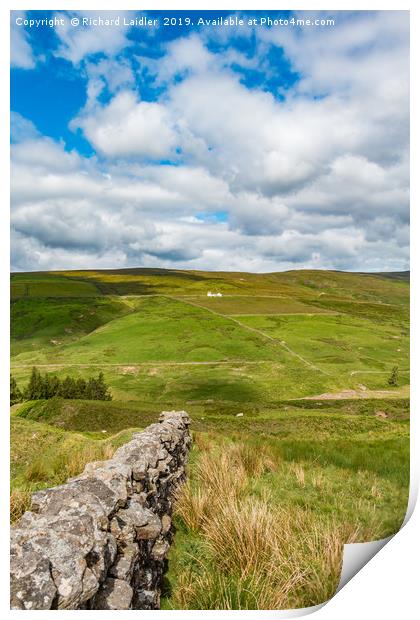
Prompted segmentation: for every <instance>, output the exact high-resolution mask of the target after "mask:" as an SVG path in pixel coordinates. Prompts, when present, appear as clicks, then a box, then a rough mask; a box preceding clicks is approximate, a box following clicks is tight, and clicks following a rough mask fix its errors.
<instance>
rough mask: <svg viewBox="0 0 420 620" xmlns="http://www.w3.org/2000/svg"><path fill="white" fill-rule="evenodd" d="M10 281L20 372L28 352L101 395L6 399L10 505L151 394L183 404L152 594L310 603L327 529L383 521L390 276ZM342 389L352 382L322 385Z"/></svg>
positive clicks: (402, 487)
mask: <svg viewBox="0 0 420 620" xmlns="http://www.w3.org/2000/svg"><path fill="white" fill-rule="evenodd" d="M391 275H392V274H391ZM209 290H210V291H214V292H216V291H220V292H221V293H223V297H222V298H207V296H206V294H207V291H209ZM12 297H13V303H12V360H11V365H12V373H13V375H14V376H15V377H16V379H17V381H18V384H19V386H20V387H21V388H22V387H24V385H25V383H26V382H27V380H28V378H29V375H30V372H31V367H32V366H33V365H37V366H38V367H39V369H40V370H41V371H42V372H48V373H52V374H57V375H58V376H59V377H60V378H63V377H65V376H66V375H67V374H69V375H71V376H73V377H80V376H82V377H87V376H90V375H94V374H97V373H98V371H99V370H102V371H103V372H104V375H105V381H106V383H107V384H108V385H110V387H111V391H112V395H113V400H112V401H111V402H100V401H76V400H74V401H66V400H60V399H53V400H50V401H38V402H28V403H24V404H22V405H20V406H15V407H14V408H13V413H12V428H11V430H12V451H11V458H12V465H11V473H12V513H13V514H12V516H13V517H14V518H16V517H17V516H18V515H19V514H21V512H22V511H23V510H25V509H26V508H27V507H28V502H29V495H30V492H31V491H33V490H35V489H38V488H44V487H45V486H49V485H52V484H60V483H61V482H63V481H64V480H65V479H66V478H67V477H68V476H72V475H75V474H76V473H78V472H79V471H81V470H82V469H83V466H84V464H85V462H87V461H89V460H94V459H97V458H107V457H109V456H110V455H111V454H112V451H113V450H114V449H115V447H116V446H117V445H121V444H122V443H124V442H125V441H127V440H128V439H129V437H130V436H131V430H130V429H135V428H144V427H145V426H147V425H148V424H150V423H151V422H153V421H155V420H156V419H157V417H158V414H159V413H160V412H161V411H162V410H172V409H185V410H187V411H188V413H189V414H190V416H191V418H192V431H193V434H194V448H193V451H192V454H191V459H190V465H189V480H190V482H189V483H188V485H187V486H186V487H185V489H184V491H185V493H184V496H183V499H182V498H181V499H180V503H179V509H178V512H177V515H176V517H175V520H176V525H177V534H176V537H175V543H174V545H173V547H172V548H171V552H170V557H169V572H168V574H167V576H166V584H165V592H164V596H163V601H162V605H163V607H164V608H165V609H171V608H182V609H184V608H185V609H265V608H269V609H271V608H286V607H294V606H308V605H314V604H316V603H318V602H322V601H324V600H326V599H327V598H328V597H329V596H331V595H332V593H333V592H334V590H335V588H336V586H337V582H338V579H339V575H340V565H341V554H342V544H343V543H345V542H349V541H364V540H371V539H374V538H381V537H384V536H387V535H388V534H391V533H393V532H395V531H396V530H397V529H398V527H399V526H400V524H401V522H402V520H403V518H404V514H405V510H406V504H407V496H408V486H409V401H408V398H406V396H408V381H409V373H408V364H409V340H408V338H409V325H408V308H409V285H408V282H407V281H406V279H405V275H404V274H402V275H401V274H397V277H388V275H387V274H378V275H376V276H375V275H368V274H349V273H340V272H332V271H328V272H327V271H313V270H307V271H297V272H286V273H272V274H260V275H258V274H247V273H227V272H200V271H181V270H180V271H167V270H159V269H155V270H153V269H130V270H109V271H72V272H54V273H36V274H13V277H12ZM394 365H397V366H398V367H399V369H400V372H399V380H398V385H397V386H396V387H393V388H390V386H389V385H388V383H387V379H388V377H389V375H390V372H391V369H392V367H393V366H394ZM344 390H354V391H355V392H354V394H356V395H360V396H363V398H362V397H360V398H351V399H346V400H344V399H343V400H340V399H337V398H333V396H332V395H334V394H339V393H341V392H343V391H344ZM324 393H328V394H329V398H328V399H325V400H324V399H319V398H315V399H305V398H304V397H307V396H314V395H320V394H324ZM238 414H240V415H238ZM104 431H106V432H104ZM226 455H229V458H227V456H226ZM231 465H232V467H231ZM212 476H213V478H212ZM212 489H213V491H212ZM206 515H207V516H206ZM256 541H257V542H258V541H259V542H258V544H254V543H256ZM267 541H268V542H269V543H270V544H268V545H267Z"/></svg>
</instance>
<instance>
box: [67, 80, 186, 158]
mask: <svg viewBox="0 0 420 620" xmlns="http://www.w3.org/2000/svg"><path fill="white" fill-rule="evenodd" d="M72 126H73V127H75V128H76V127H80V128H81V129H83V132H84V134H85V136H86V137H87V138H88V140H89V141H90V142H91V143H92V144H93V146H94V147H95V148H96V149H97V150H98V151H100V152H101V153H103V154H105V155H107V156H110V157H121V156H124V157H126V156H128V157H129V156H132V155H136V156H139V157H144V158H151V159H164V158H167V157H168V156H169V155H170V152H171V149H172V148H173V147H174V146H175V130H174V128H173V127H172V126H171V123H170V119H169V117H168V112H167V110H166V108H165V106H163V105H162V104H160V103H154V102H146V101H137V100H136V96H135V94H134V93H133V92H131V91H125V92H122V93H120V94H118V95H116V96H115V97H114V98H113V99H112V101H111V102H110V103H109V104H108V105H105V106H101V105H99V104H98V105H97V106H96V107H95V108H94V109H93V111H92V112H90V113H88V114H86V113H85V114H83V115H82V116H80V117H79V118H78V119H76V120H75V121H73V123H72Z"/></svg>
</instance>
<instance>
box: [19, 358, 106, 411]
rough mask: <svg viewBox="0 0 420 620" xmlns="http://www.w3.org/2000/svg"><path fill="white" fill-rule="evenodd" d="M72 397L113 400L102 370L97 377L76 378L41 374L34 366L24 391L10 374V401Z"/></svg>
mask: <svg viewBox="0 0 420 620" xmlns="http://www.w3.org/2000/svg"><path fill="white" fill-rule="evenodd" d="M54 397H58V398H72V399H83V400H112V396H111V394H110V392H109V388H108V386H107V385H106V383H105V379H104V375H103V373H102V372H100V373H99V375H98V376H97V377H89V378H88V379H87V380H86V379H81V378H79V379H74V378H73V377H69V376H67V377H66V378H65V379H62V380H61V379H59V378H58V377H57V376H56V375H48V374H46V373H45V374H44V375H41V373H40V372H39V370H38V369H37V368H35V367H34V368H32V373H31V377H30V379H29V383H28V385H27V386H26V388H25V389H24V390H23V392H22V391H21V390H20V389H19V387H18V385H17V383H16V379H15V378H14V377H12V376H11V375H10V402H11V404H14V403H18V402H21V401H22V400H41V399H45V400H48V399H49V398H54Z"/></svg>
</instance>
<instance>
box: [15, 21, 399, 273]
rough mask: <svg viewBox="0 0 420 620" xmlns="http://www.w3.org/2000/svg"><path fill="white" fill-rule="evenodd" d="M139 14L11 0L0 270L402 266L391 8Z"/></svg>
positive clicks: (395, 28) (395, 31)
mask: <svg viewBox="0 0 420 620" xmlns="http://www.w3.org/2000/svg"><path fill="white" fill-rule="evenodd" d="M142 15H143V14H141V13H131V12H110V13H101V14H98V13H97V12H94V11H86V12H73V13H69V12H67V13H65V12H46V11H32V12H27V13H23V12H16V11H15V12H12V20H11V28H12V36H11V42H12V43H11V64H12V73H11V95H12V96H11V109H12V116H11V129H12V269H13V270H15V271H22V270H23V271H27V270H40V269H64V268H74V269H78V268H122V267H130V266H131V267H132V266H145V267H156V266H159V267H167V268H183V269H209V270H242V271H253V272H264V271H281V270H285V269H299V268H319V269H324V268H329V269H344V270H361V271H383V270H403V269H407V268H408V256H409V255H408V242H409V228H408V227H409V196H408V190H409V179H408V174H409V166H408V137H409V101H408V97H409V66H408V46H409V38H408V37H409V34H408V29H409V18H408V12H404V11H401V12H398V11H379V12H368V11H365V12H362V13H354V12H347V11H339V12H336V13H328V14H315V13H309V12H303V13H294V14H292V13H285V12H284V13H277V14H273V13H270V15H271V17H277V18H283V19H289V20H290V19H292V18H293V17H294V18H295V19H297V18H302V17H303V18H305V19H310V20H311V21H312V22H314V21H315V19H322V18H330V19H331V18H332V19H333V20H334V22H335V24H334V26H315V25H314V26H304V27H298V26H292V25H289V26H277V27H276V26H273V27H270V28H268V27H265V26H260V25H257V26H255V25H248V23H247V20H248V19H251V18H257V21H258V20H259V18H260V17H261V16H264V15H267V12H261V13H259V12H253V13H243V14H241V17H242V18H243V19H244V22H245V23H244V25H243V26H238V27H229V26H198V25H197V21H198V18H199V17H200V16H204V17H205V19H209V18H211V17H214V18H216V17H218V16H220V15H223V17H226V16H227V15H229V13H228V12H222V11H220V12H218V13H215V14H209V13H208V12H200V13H181V12H180V13H165V14H163V13H161V14H159V13H158V12H155V13H153V12H149V13H148V15H149V16H150V17H151V18H156V19H158V20H159V25H158V26H157V27H150V28H144V27H139V26H134V27H130V26H128V25H124V21H129V20H130V19H134V18H136V17H137V18H140V17H141V16H142ZM165 15H166V16H168V15H170V16H174V15H176V16H177V18H179V17H181V18H182V19H183V20H184V24H183V25H181V26H169V27H165V26H164V25H163V17H164V16H165ZM98 16H100V17H102V18H103V19H106V18H114V19H115V17H117V16H119V18H120V25H119V26H94V25H93V26H86V27H83V26H81V25H80V26H79V27H74V26H72V25H71V21H70V20H71V18H73V19H74V18H79V19H80V20H82V18H83V17H93V18H96V17H98ZM54 17H56V18H58V19H62V21H63V24H64V25H61V26H57V27H49V26H39V27H33V28H30V27H29V26H26V27H25V26H23V25H19V24H20V23H21V22H22V20H25V19H43V18H44V19H45V18H49V19H52V18H54ZM186 17H189V18H190V20H191V21H192V22H193V23H194V26H186V25H185V18H186ZM16 22H18V23H16Z"/></svg>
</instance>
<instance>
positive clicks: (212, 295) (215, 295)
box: [207, 291, 223, 297]
mask: <svg viewBox="0 0 420 620" xmlns="http://www.w3.org/2000/svg"><path fill="white" fill-rule="evenodd" d="M207 297H223V295H222V293H212V292H211V291H208V293H207Z"/></svg>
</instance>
